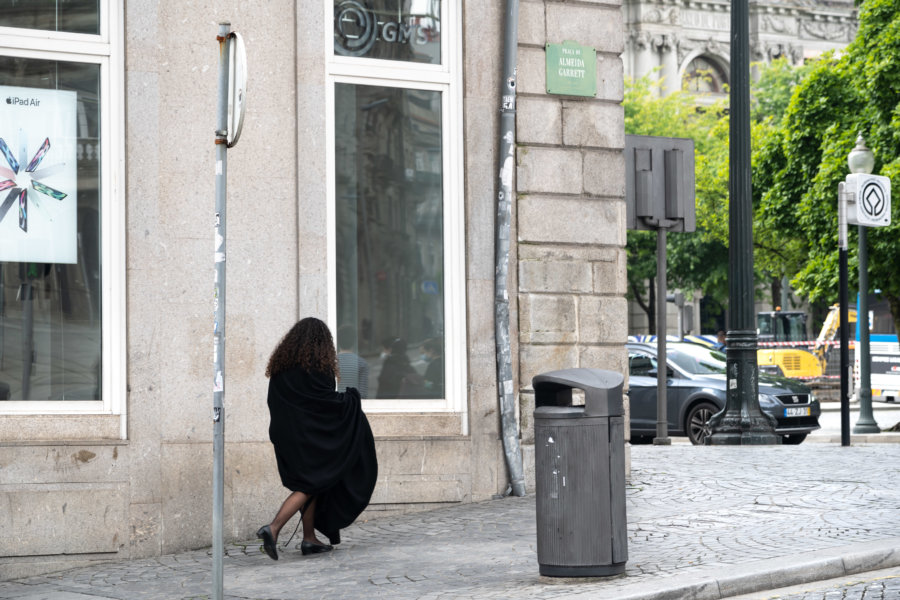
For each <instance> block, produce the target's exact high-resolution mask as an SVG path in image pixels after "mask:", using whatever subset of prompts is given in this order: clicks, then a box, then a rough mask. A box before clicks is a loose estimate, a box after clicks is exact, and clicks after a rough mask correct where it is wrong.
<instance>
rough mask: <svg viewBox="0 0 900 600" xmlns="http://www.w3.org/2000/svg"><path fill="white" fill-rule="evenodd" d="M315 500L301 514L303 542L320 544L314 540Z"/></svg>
mask: <svg viewBox="0 0 900 600" xmlns="http://www.w3.org/2000/svg"><path fill="white" fill-rule="evenodd" d="M315 522H316V498H313V499H312V502H310V503H309V506H307V507H306V510H305V511H304V512H303V541H305V542H312V543H313V544H321V543H322V542H320V541H319V540H318V539H317V538H316V529H315Z"/></svg>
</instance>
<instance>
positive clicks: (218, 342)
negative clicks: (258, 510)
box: [212, 22, 231, 600]
mask: <svg viewBox="0 0 900 600" xmlns="http://www.w3.org/2000/svg"><path fill="white" fill-rule="evenodd" d="M230 33H231V23H227V22H223V23H219V35H218V37H216V39H217V40H218V42H219V72H218V97H217V99H216V219H215V228H216V241H215V265H216V272H215V280H214V281H215V310H216V316H215V322H214V323H213V338H214V339H213V348H214V349H213V363H214V364H215V366H214V368H213V370H214V379H213V522H212V529H213V530H212V533H213V598H214V599H215V600H222V596H223V561H224V558H225V543H224V535H223V514H224V510H225V508H224V507H225V197H226V189H227V186H228V177H227V174H228V160H227V157H228V154H227V152H228V145H227V136H228V131H227V129H228V43H229V42H228V39H229V34H230Z"/></svg>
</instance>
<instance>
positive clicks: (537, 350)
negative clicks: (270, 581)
mask: <svg viewBox="0 0 900 600" xmlns="http://www.w3.org/2000/svg"><path fill="white" fill-rule="evenodd" d="M504 5H505V3H503V2H485V1H483V0H461V1H459V2H457V1H452V2H451V1H449V0H406V1H387V0H371V1H370V2H356V1H351V0H330V1H326V0H297V1H296V2H294V1H287V0H272V1H265V2H262V1H257V2H253V1H251V2H238V1H236V0H224V1H220V2H209V1H207V0H200V1H189V2H184V1H180V0H179V1H176V0H148V1H142V2H127V1H125V0H100V1H99V2H97V1H91V2H88V1H85V2H79V1H74V2H73V1H67V2H62V1H61V0H60V1H59V2H50V3H40V4H39V5H29V6H26V7H23V5H22V4H21V3H4V2H0V33H2V35H0V63H2V68H0V91H3V92H4V93H5V94H7V95H8V97H10V98H26V99H28V98H31V99H36V98H38V97H39V96H40V97H41V98H43V97H46V98H48V99H49V100H46V101H45V102H44V104H43V108H42V109H41V110H42V111H43V112H40V113H34V115H33V116H30V117H28V118H29V119H31V120H30V121H28V122H29V123H32V125H27V126H22V127H20V128H18V129H9V127H7V125H8V124H9V123H10V120H9V119H8V118H7V116H8V115H11V114H13V113H9V112H7V113H0V128H2V131H0V138H5V139H8V140H11V139H13V138H15V139H16V140H17V141H16V142H11V143H10V144H9V147H10V148H12V150H11V151H10V154H9V156H10V157H11V159H10V160H7V161H6V164H4V163H3V159H0V167H2V169H3V171H2V173H0V179H3V176H4V175H5V176H6V177H7V178H8V179H9V181H10V182H11V184H10V185H11V186H13V187H12V188H11V189H12V192H14V193H15V195H12V196H10V194H11V193H12V192H7V191H6V190H7V189H10V187H9V186H7V187H6V188H5V189H4V191H3V192H2V196H0V202H2V203H5V201H6V198H7V197H11V198H13V199H14V200H19V199H20V198H22V197H23V196H22V194H23V193H24V194H25V195H24V199H25V200H22V202H23V204H22V206H21V207H20V208H21V209H22V211H23V212H24V208H25V206H24V202H25V201H27V202H29V203H30V204H29V206H32V208H35V207H37V210H36V211H34V210H33V211H32V212H31V213H30V214H31V215H33V216H31V217H29V218H30V219H31V221H30V223H31V226H30V227H28V228H25V227H24V225H25V221H24V216H23V213H19V214H18V216H16V211H15V210H10V211H8V212H3V211H0V213H3V216H0V228H2V229H0V232H2V236H3V237H6V236H10V237H6V239H7V240H11V239H14V238H13V237H11V236H13V235H16V236H19V237H18V238H15V239H17V240H22V242H21V243H19V242H16V243H14V244H8V245H7V246H3V245H2V244H0V332H2V335H0V383H2V384H3V385H0V526H2V528H3V531H4V535H3V536H0V578H4V579H8V578H15V577H19V576H24V575H28V574H35V573H43V572H49V571H52V570H56V569H60V568H65V567H70V566H77V565H83V564H90V563H92V562H95V561H102V560H105V559H109V558H119V559H121V558H137V557H145V556H155V555H159V554H162V553H168V552H173V551H177V550H181V549H185V548H197V547H203V546H208V545H209V544H210V543H211V528H212V524H211V519H212V517H211V512H212V458H213V451H212V433H213V428H212V395H213V389H214V374H213V356H212V354H213V353H212V350H213V310H214V302H215V298H214V297H213V296H214V294H213V290H214V284H213V272H214V268H213V265H214V252H213V250H214V248H215V245H214V226H213V225H214V222H215V220H216V216H215V215H214V197H215V196H214V180H215V169H216V165H215V160H214V156H215V146H214V143H213V142H214V126H215V107H216V72H217V64H218V45H217V42H216V39H215V36H216V33H217V31H218V26H217V24H218V23H219V22H221V21H230V22H231V23H232V27H233V30H234V31H237V32H239V33H240V34H241V36H242V37H243V39H244V41H245V43H246V47H247V60H248V70H249V82H250V83H249V89H248V94H247V106H248V108H247V113H246V116H245V121H244V126H243V133H242V136H241V139H240V140H239V143H238V144H237V145H236V146H235V147H233V148H232V149H231V150H229V151H228V162H227V177H228V196H227V202H228V211H227V225H228V226H227V307H226V323H225V324H224V326H225V332H226V342H225V349H226V350H225V363H224V364H225V372H224V385H225V392H226V393H225V401H224V403H225V413H224V414H225V537H226V539H228V540H234V539H249V538H251V537H252V536H253V532H254V531H255V530H256V528H257V527H259V525H261V524H262V523H266V522H268V521H269V520H270V519H271V518H272V515H273V514H274V511H275V510H276V508H277V507H278V505H279V504H280V502H281V501H282V500H283V498H284V496H285V493H286V492H285V490H284V489H283V488H282V487H281V484H280V481H279V479H278V475H277V471H276V468H275V462H274V455H273V452H272V447H271V444H270V443H269V440H268V434H267V428H268V420H269V417H268V412H267V408H266V403H265V398H266V386H267V380H266V379H265V377H264V376H263V373H264V370H265V366H266V362H267V360H268V357H269V354H270V352H271V351H272V349H273V348H274V346H275V344H276V343H277V342H278V340H279V339H280V337H281V336H282V335H283V334H284V333H285V332H286V331H287V329H288V328H289V327H290V325H292V324H293V323H294V322H295V321H296V320H297V319H298V318H301V317H304V316H309V315H313V316H318V317H320V318H322V319H324V320H326V321H327V322H328V323H329V325H330V326H331V328H332V330H333V331H335V332H339V331H340V330H341V328H342V326H345V325H349V330H350V337H351V338H353V340H352V342H353V343H351V346H352V348H353V349H354V350H355V352H356V353H358V354H359V355H360V356H362V357H363V358H364V359H365V360H367V361H368V364H369V366H370V374H369V375H370V380H369V388H370V391H369V393H368V394H367V396H366V398H365V399H364V402H363V408H364V409H365V411H366V413H367V414H368V417H369V420H370V422H371V424H372V427H373V430H374V432H375V436H376V446H377V452H378V458H379V463H380V470H379V478H378V484H377V487H376V490H375V495H374V497H373V499H372V504H371V506H370V508H369V510H368V512H367V515H366V516H368V517H374V516H378V515H379V514H386V513H390V512H394V511H408V510H421V509H424V508H428V507H434V506H440V505H445V504H448V503H457V502H474V501H480V500H486V499H490V498H492V497H494V496H495V495H498V494H503V493H504V492H505V491H506V489H507V485H508V476H507V469H506V466H505V462H504V452H503V449H502V445H501V443H500V419H499V410H498V399H497V376H496V371H495V360H496V356H495V345H494V327H493V314H494V313H493V308H494V306H493V295H494V294H493V281H494V256H493V244H494V215H495V212H496V196H497V189H498V176H497V174H498V164H497V152H498V147H499V140H498V121H499V112H500V110H499V109H500V106H501V98H500V88H501V86H500V80H501V72H500V61H499V60H498V57H500V56H502V52H503V48H502V40H503V22H504V13H505V10H504ZM519 8H520V17H519V30H518V31H519V38H518V47H517V50H518V114H517V140H516V165H517V168H516V173H515V175H516V177H515V184H514V185H515V190H516V192H517V195H516V202H515V203H514V205H513V217H514V218H513V232H512V235H511V246H512V249H511V257H510V259H511V260H510V276H511V277H510V279H511V283H510V288H509V296H510V298H511V300H512V302H511V304H512V310H511V312H512V317H511V329H512V340H513V344H512V345H513V348H512V357H513V367H514V369H513V370H514V377H515V381H514V391H515V392H516V398H517V401H518V403H519V406H518V408H519V411H518V412H519V417H520V437H521V441H522V448H523V454H524V457H525V471H526V473H530V465H531V463H532V461H533V458H532V457H533V434H532V433H531V432H532V427H531V423H530V418H531V417H530V415H531V410H532V407H533V396H532V394H531V392H530V389H531V388H530V381H531V377H532V376H533V375H535V374H537V373H539V372H542V371H547V370H552V369H557V368H568V367H574V366H582V367H597V368H603V369H610V370H615V371H620V372H624V369H625V351H624V346H623V344H624V341H625V335H626V330H625V323H626V302H625V281H626V278H625V253H624V244H625V206H624V160H623V156H622V152H623V116H622V109H621V106H620V103H621V100H622V94H623V63H622V60H621V58H620V55H621V53H622V52H623V47H624V41H625V35H624V31H625V28H624V26H623V18H622V15H623V13H622V10H621V5H620V3H619V2H618V0H608V1H607V0H599V1H598V0H584V1H581V2H564V1H560V0H522V1H521V2H520V7H519ZM566 40H574V41H577V42H578V43H579V44H582V45H585V46H590V47H592V48H594V49H595V50H596V52H597V61H596V65H597V67H596V78H597V93H596V95H595V96H593V97H570V96H558V95H551V94H548V93H547V90H546V82H545V75H546V64H545V45H546V44H548V43H553V44H558V43H562V42H563V41H566ZM42 95H43V96H42ZM9 105H10V106H13V103H12V102H11V103H10V104H9ZM2 106H3V107H4V108H2V109H0V110H7V111H8V110H12V109H11V108H6V107H7V105H2ZM52 107H56V108H52ZM16 110H19V108H16ZM23 110H24V109H23ZM16 114H17V115H18V114H19V113H16ZM22 114H24V113H22ZM17 118H18V117H17ZM22 122H24V121H22ZM47 123H51V124H52V125H48V127H51V129H50V130H48V131H52V133H51V134H45V133H43V131H44V130H43V129H41V127H43V126H44V125H45V124H47ZM39 129H40V131H38V130H39ZM17 136H18V137H17ZM39 136H40V138H41V139H43V138H44V137H47V139H48V140H51V138H52V141H51V142H50V143H49V145H48V147H47V148H45V149H44V150H39V149H40V148H41V144H40V139H38V137H39ZM26 138H27V139H26ZM60 140H61V141H60ZM20 150H21V151H20ZM57 150H58V152H59V153H57ZM66 152H67V153H68V154H65V157H64V156H63V153H66ZM38 154H40V156H38ZM41 157H43V158H42V159H41ZM35 160H36V161H37V162H41V160H43V161H44V162H45V163H46V164H45V165H44V166H54V167H55V169H56V170H49V169H48V170H45V171H43V176H44V177H45V179H44V183H45V184H46V186H48V187H49V188H50V189H49V190H48V188H47V187H44V188H40V189H42V190H43V191H40V190H39V189H38V188H39V186H35V185H34V184H31V185H29V182H31V181H35V180H37V178H38V171H39V168H38V166H37V165H36V163H35V168H34V169H32V170H28V169H25V170H22V169H19V170H18V171H15V170H14V169H13V168H12V163H13V162H15V163H16V164H19V163H21V164H22V165H27V167H29V168H30V167H31V166H32V164H31V163H32V162H34V161H35ZM66 164H68V165H69V167H66V166H65V165H66ZM56 165H63V166H59V167H57V166H56ZM72 165H76V167H77V168H76V169H74V170H73V169H71V166H72ZM67 169H68V170H67ZM13 171H15V172H13ZM9 173H12V174H13V177H9ZM63 174H66V176H67V177H69V179H65V180H63V179H59V177H62V175H63ZM38 183H40V181H38ZM4 185H5V184H4ZM54 185H55V186H56V188H54V187H53V186H54ZM53 189H56V190H57V191H58V192H60V193H62V194H65V195H66V197H68V198H69V200H70V201H71V202H73V203H74V204H72V205H70V207H69V208H71V207H77V212H76V211H74V210H73V212H72V215H76V216H77V218H76V216H63V213H61V212H60V213H58V212H56V211H57V210H62V209H63V208H64V207H66V204H65V202H66V197H63V198H62V199H60V198H59V197H58V196H59V194H57V196H52V195H50V194H52V192H53ZM34 190H37V192H35V193H38V192H39V193H40V194H41V195H32V192H33V191H34ZM47 198H51V199H52V202H56V203H58V204H53V203H51V200H48V199H47ZM76 200H77V201H76ZM11 205H12V202H10V206H11ZM58 207H59V208H58ZM7 208H9V207H7ZM66 214H68V213H66ZM10 215H12V216H10ZM48 224H49V225H48ZM55 226H59V227H60V232H62V234H65V235H67V236H69V237H71V240H72V241H71V242H66V243H67V244H68V246H67V248H69V249H70V250H71V255H68V254H67V255H65V256H63V255H62V254H60V255H58V256H52V257H45V256H44V255H41V258H38V254H31V252H32V250H27V251H26V250H22V249H23V248H38V247H43V246H46V241H47V240H53V239H54V238H53V235H54V234H53V233H50V234H46V235H47V237H46V238H45V239H44V241H43V242H41V243H39V244H31V245H27V244H26V243H25V242H29V243H30V242H31V240H33V239H35V237H37V235H38V234H40V232H41V229H40V227H50V228H51V230H52V227H55ZM32 234H34V235H32ZM73 234H74V235H73ZM25 236H31V237H27V238H26V237H25ZM66 239H67V240H68V239H69V238H68V237H67V238H66ZM42 244H43V246H42ZM67 251H68V250H67ZM348 339H349V338H348ZM339 341H340V340H339ZM426 342H432V343H437V344H438V346H437V347H438V348H440V349H441V350H442V352H441V353H440V354H441V356H440V357H439V358H438V360H440V361H441V362H440V363H439V366H440V367H441V368H440V373H441V378H440V380H439V381H430V382H429V381H425V382H424V383H423V384H422V385H421V386H420V387H417V388H412V389H408V390H406V391H402V389H401V390H400V391H394V392H391V393H390V394H388V393H386V392H385V390H386V389H387V384H386V383H383V382H382V381H379V379H380V375H381V373H380V371H381V366H382V365H383V361H384V359H383V358H382V357H381V355H380V353H381V352H383V351H386V350H387V349H392V350H393V351H394V352H401V353H402V354H404V355H406V357H407V359H408V360H409V361H410V363H411V364H412V366H413V367H414V368H415V369H416V370H417V371H419V372H420V373H422V372H424V371H425V370H426V364H430V362H427V363H426V360H427V361H433V360H435V358H434V356H433V354H432V355H430V356H429V357H428V358H427V359H425V358H419V355H420V354H421V353H422V352H423V350H424V349H425V347H426ZM385 346H387V347H388V348H385ZM398 349H399V350H398ZM530 482H531V478H530V475H529V477H528V483H529V485H530Z"/></svg>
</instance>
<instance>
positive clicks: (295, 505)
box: [269, 492, 315, 540]
mask: <svg viewBox="0 0 900 600" xmlns="http://www.w3.org/2000/svg"><path fill="white" fill-rule="evenodd" d="M308 499H309V496H307V495H306V494H304V493H303V492H291V495H290V496H288V497H287V498H286V499H285V501H284V503H282V505H281V508H279V509H278V514H276V515H275V518H274V519H273V520H272V523H271V524H270V525H269V529H271V530H272V537H273V538H275V540H278V533H279V532H280V531H281V528H282V527H284V524H285V523H287V522H288V521H289V520H290V519H291V517H293V516H294V513H296V512H297V511H299V510H300V509H301V508H303V504H304V503H305V502H306V501H307V500H308ZM314 504H315V501H313V504H311V505H310V508H311V507H312V506H313V505H314ZM306 512H307V513H312V512H313V511H312V510H310V509H307V511H306ZM303 533H304V535H305V534H306V515H303Z"/></svg>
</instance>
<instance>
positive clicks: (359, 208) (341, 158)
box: [335, 84, 444, 398]
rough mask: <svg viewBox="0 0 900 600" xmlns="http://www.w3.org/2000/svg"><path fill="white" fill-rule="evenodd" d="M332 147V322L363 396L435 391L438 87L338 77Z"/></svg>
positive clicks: (440, 364)
mask: <svg viewBox="0 0 900 600" xmlns="http://www.w3.org/2000/svg"><path fill="white" fill-rule="evenodd" d="M335 154H336V157H335V158H336V160H335V165H336V167H335V170H336V184H335V201H336V227H337V317H338V325H339V328H338V330H339V331H341V328H342V327H345V326H349V327H350V329H351V330H353V331H354V332H355V333H356V335H355V336H351V337H355V340H354V342H355V346H352V347H351V348H349V349H350V350H351V351H352V352H354V353H355V354H357V355H359V356H360V357H362V359H364V360H365V361H366V363H367V366H368V371H369V377H368V393H369V397H371V398H443V397H444V359H443V355H444V342H443V333H444V239H443V225H444V224H443V184H442V181H443V175H442V172H443V167H442V151H441V94H440V92H432V91H424V90H410V89H400V88H392V87H378V86H362V85H351V84H336V85H335ZM339 337H340V336H339Z"/></svg>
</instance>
